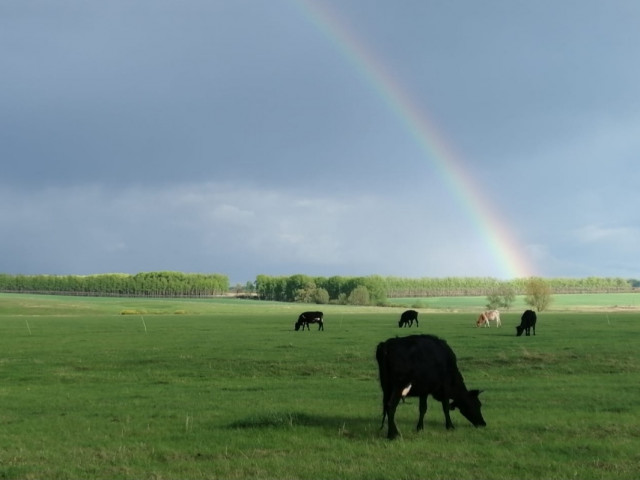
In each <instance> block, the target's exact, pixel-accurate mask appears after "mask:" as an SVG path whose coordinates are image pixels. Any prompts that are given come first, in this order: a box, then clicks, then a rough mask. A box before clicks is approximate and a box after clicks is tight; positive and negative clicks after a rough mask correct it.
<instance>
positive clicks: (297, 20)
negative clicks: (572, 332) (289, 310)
mask: <svg viewBox="0 0 640 480" xmlns="http://www.w3.org/2000/svg"><path fill="white" fill-rule="evenodd" d="M639 25H640V2H638V1H637V0H607V1H602V0H536V1H518V0H500V1H495V0H486V1H482V2H478V1H476V0H453V1H442V0H406V1H405V0H403V1H400V2H398V1H372V0H335V1H327V0H269V1H266V0H225V1H218V0H193V1H188V0H187V1H183V0H181V1H178V0H174V1H169V0H138V1H131V0H109V1H99V2H98V1H95V2H94V1H71V0H68V1H51V0H46V1H44V0H42V1H37V0H35V1H24V0H2V1H0V72H1V73H0V159H1V162H2V163H1V165H2V167H1V170H0V172H1V173H0V228H1V230H0V272H4V273H12V274H18V273H22V274H92V273H108V272H122V273H137V272H141V271H156V270H176V271H183V272H215V273H223V274H227V275H228V276H229V278H230V281H231V282H232V284H233V283H244V282H246V281H248V280H254V279H255V277H256V275H258V274H261V273H264V274H269V275H290V274H294V273H304V274H308V275H320V276H332V275H348V276H351V275H370V274H380V275H384V276H386V275H394V276H401V277H444V276H491V277H497V278H510V277H514V276H527V275H533V274H535V275H541V276H545V277H586V276H592V275H593V276H621V277H623V278H639V277H640V255H639V252H640V247H639V246H640V167H639V162H640V54H639V50H638V49H639V47H640V28H639ZM350 42H351V43H350ZM367 59H368V60H367ZM376 69H377V70H376ZM383 71H384V72H386V74H387V75H389V76H390V77H391V78H392V80H389V81H388V82H387V83H385V81H384V79H382V78H381V77H380V74H381V72H383ZM391 81H392V82H393V83H392V84H391V83H389V82H391ZM392 86H393V87H394V88H395V89H396V90H397V91H398V92H400V93H401V94H402V95H403V98H404V99H405V100H406V101H407V102H408V103H409V104H410V106H411V108H412V109H413V110H414V111H415V112H417V115H418V116H420V117H421V118H423V119H425V120H427V121H428V122H429V124H430V125H432V129H431V130H430V131H429V133H430V134H431V135H433V137H434V138H440V139H443V140H445V139H446V144H447V145H448V146H449V152H450V153H449V154H447V155H448V156H446V155H441V156H440V158H437V157H438V153H437V151H430V150H429V148H425V146H424V145H421V144H420V143H421V142H420V140H421V134H420V131H418V132H417V133H416V131H415V130H414V131H413V132H412V127H415V125H414V124H412V122H411V120H407V118H406V117H404V116H403V112H402V111H398V109H396V108H394V100H393V97H392V96H390V94H391V91H390V89H391V87H392ZM423 133H425V132H424V131H423ZM451 162H453V163H455V165H456V167H457V168H458V169H459V171H461V172H464V175H465V177H466V178H467V179H468V181H470V182H472V183H473V185H475V186H476V187H475V188H477V192H476V196H475V197H474V196H471V197H470V199H468V200H467V204H465V201H463V200H461V195H460V192H456V188H455V187H456V182H457V179H459V177H456V176H455V175H454V176H452V177H451V178H450V179H449V180H453V186H452V185H451V184H450V183H447V178H446V171H447V165H451ZM443 168H444V172H445V174H443ZM457 187H459V188H463V187H464V184H463V183H458V184H457ZM478 192H479V196H478V195H477V193H478ZM474 201H477V202H483V204H484V205H485V207H486V209H487V211H488V212H490V213H491V215H492V216H493V217H494V219H496V221H497V224H499V225H500V226H501V227H503V228H504V232H505V233H507V234H508V235H509V236H510V237H511V239H512V247H513V250H514V251H513V252H511V255H512V257H511V258H512V260H511V261H510V262H509V261H508V260H507V259H506V254H507V252H504V254H505V256H503V255H502V253H501V251H500V247H501V246H502V248H505V245H506V244H503V245H500V243H499V242H498V243H497V244H496V242H495V241H494V242H493V245H491V243H492V241H491V238H490V236H491V235H492V234H491V233H490V232H488V230H489V229H490V228H491V227H492V226H491V225H490V224H489V223H487V222H486V220H487V218H482V216H478V215H475V214H474V208H475V207H474V206H473V205H472V203H474ZM469 203H471V204H469ZM475 213H476V214H477V213H478V211H477V210H475ZM495 226H496V225H495V224H494V225H493V227H495ZM493 235H494V240H496V239H498V240H499V239H500V238H501V236H502V235H501V234H500V233H498V232H494V233H493ZM496 246H497V247H498V249H497V250H496ZM514 258H515V259H516V260H517V261H515V260H514ZM525 265H527V267H525Z"/></svg>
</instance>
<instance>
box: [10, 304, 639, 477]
mask: <svg viewBox="0 0 640 480" xmlns="http://www.w3.org/2000/svg"><path fill="white" fill-rule="evenodd" d="M618 295H620V294H618ZM629 295H633V294H629ZM636 295H637V294H636ZM578 297H581V298H575V299H568V298H562V299H559V298H558V299H556V302H555V303H554V305H555V307H556V308H554V309H553V310H550V311H548V312H542V313H541V314H539V321H538V326H537V335H536V336H530V337H525V336H522V337H516V336H515V328H514V327H515V325H517V324H518V323H519V316H520V314H521V312H522V309H521V305H520V304H519V303H518V302H520V301H521V300H518V302H516V305H515V306H514V308H513V309H512V310H511V311H508V312H502V315H501V316H502V322H503V327H502V328H500V329H497V328H475V326H474V325H475V318H476V316H477V310H478V311H479V309H481V308H482V303H483V301H484V299H479V298H470V299H460V298H459V299H457V300H446V301H445V300H442V299H424V305H425V308H424V309H419V310H420V312H421V313H420V327H419V328H417V329H416V328H415V327H414V328H412V329H402V330H400V329H399V328H398V326H397V320H398V317H399V315H400V313H401V312H402V310H403V308H402V307H400V306H398V307H395V308H376V307H349V306H337V305H329V306H323V307H322V309H323V310H324V311H325V331H323V332H320V331H317V330H316V329H315V328H313V327H312V330H311V331H304V332H302V331H300V332H295V331H294V330H293V324H294V322H295V320H296V317H297V315H298V313H300V312H301V311H302V310H305V309H316V307H315V306H305V305H299V304H283V303H272V302H259V301H251V300H244V301H240V300H234V299H214V300H163V299H156V300H153V299H116V298H77V297H50V296H35V295H18V294H0V376H1V377H0V378H1V382H0V429H1V432H2V434H1V435H0V478H20V479H35V478H38V479H39V478H50V479H67V478H96V479H98V478H99V479H102V478H109V479H112V478H127V479H129V478H136V479H142V478H149V479H178V478H179V479H200V478H229V479H235V478H300V479H311V478H313V479H317V478H341V479H405V478H406V479H409V478H431V479H476V478H486V479H516V478H517V479H539V478H548V479H568V478H581V479H612V478H616V479H618V478H619V479H635V478H637V476H638V471H639V470H640V453H639V452H640V405H639V402H638V399H639V398H640V356H639V355H638V338H639V334H640V309H638V308H637V303H635V302H637V300H636V299H635V298H636V297H632V296H626V297H619V296H600V297H599V298H597V299H594V298H591V299H588V298H586V297H588V296H578ZM414 301H415V300H400V301H398V303H399V304H403V302H414ZM583 306H584V307H586V308H582V307H583ZM414 333H432V334H436V335H439V336H441V337H443V338H444V339H446V340H447V341H448V343H449V344H450V345H451V347H452V348H453V349H454V351H455V352H456V354H457V356H458V364H459V367H460V370H461V372H462V374H463V376H464V377H465V381H466V384H467V386H468V387H469V388H480V389H483V390H484V392H483V393H482V395H481V399H482V401H483V415H484V418H485V420H486V421H487V424H488V426H487V427H486V428H481V429H476V428H474V427H473V426H471V425H470V424H469V423H468V422H467V421H466V420H465V419H464V418H463V417H462V416H461V415H460V414H459V413H458V412H453V414H452V420H453V422H454V424H455V426H456V429H455V430H452V431H447V430H445V428H444V418H443V415H442V411H441V408H440V405H439V404H438V403H437V402H435V401H433V400H432V399H430V401H429V411H428V412H427V416H426V419H425V430H424V431H422V432H416V431H415V424H416V421H417V415H418V411H417V410H418V407H417V400H416V399H412V398H411V399H408V400H407V402H406V404H401V405H400V407H399V409H398V414H397V423H398V426H399V428H400V431H401V433H402V437H401V438H400V439H398V440H395V441H392V442H390V441H388V440H387V439H386V438H385V433H386V428H385V429H382V430H380V421H381V416H382V415H381V414H382V410H381V392H380V387H379V383H378V372H377V365H376V362H375V358H374V352H375V348H376V345H377V344H378V342H380V341H382V340H386V339H387V338H390V337H393V336H396V335H408V334H414Z"/></svg>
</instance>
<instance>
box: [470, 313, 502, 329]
mask: <svg viewBox="0 0 640 480" xmlns="http://www.w3.org/2000/svg"><path fill="white" fill-rule="evenodd" d="M491 320H493V321H495V322H496V327H500V326H502V322H501V321H500V312H499V311H498V310H487V311H486V312H482V313H481V314H480V316H479V317H478V320H477V321H476V327H481V326H482V325H484V326H485V327H491Z"/></svg>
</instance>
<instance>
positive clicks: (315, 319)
mask: <svg viewBox="0 0 640 480" xmlns="http://www.w3.org/2000/svg"><path fill="white" fill-rule="evenodd" d="M310 323H317V324H318V330H324V320H323V313H322V312H303V313H301V314H300V316H299V317H298V320H297V321H296V324H295V328H296V331H298V330H300V327H302V330H304V327H307V330H311V328H309V324H310Z"/></svg>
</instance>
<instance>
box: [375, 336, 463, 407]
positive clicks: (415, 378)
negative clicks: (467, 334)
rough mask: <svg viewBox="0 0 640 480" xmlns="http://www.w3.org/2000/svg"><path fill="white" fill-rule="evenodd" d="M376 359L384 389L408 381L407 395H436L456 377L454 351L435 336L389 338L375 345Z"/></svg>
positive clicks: (403, 384)
mask: <svg viewBox="0 0 640 480" xmlns="http://www.w3.org/2000/svg"><path fill="white" fill-rule="evenodd" d="M376 359H377V360H378V367H379V370H380V383H381V386H382V388H383V390H385V389H387V388H394V387H404V386H406V385H408V384H411V385H412V388H411V391H410V392H409V395H410V396H419V395H421V394H422V395H424V394H432V395H434V397H436V398H438V397H440V396H441V395H442V393H441V392H442V390H443V388H444V389H445V390H448V389H449V388H450V387H451V386H452V385H453V383H454V382H455V381H456V380H457V379H458V376H459V372H458V368H457V362H456V356H455V354H454V353H453V350H451V347H449V345H448V344H447V342H445V341H444V340H442V339H440V338H438V337H436V336H434V335H411V336H408V337H402V338H391V339H389V340H387V341H385V342H382V343H380V344H379V345H378V348H377V350H376Z"/></svg>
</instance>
